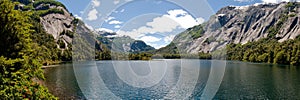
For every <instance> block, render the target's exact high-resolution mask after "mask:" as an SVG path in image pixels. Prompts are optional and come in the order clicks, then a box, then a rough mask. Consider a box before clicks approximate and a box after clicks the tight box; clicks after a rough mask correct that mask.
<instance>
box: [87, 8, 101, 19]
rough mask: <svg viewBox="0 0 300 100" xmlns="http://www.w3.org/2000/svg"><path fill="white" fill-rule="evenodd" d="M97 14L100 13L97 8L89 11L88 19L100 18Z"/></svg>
mask: <svg viewBox="0 0 300 100" xmlns="http://www.w3.org/2000/svg"><path fill="white" fill-rule="evenodd" d="M97 14H98V11H97V10H96V9H93V10H91V11H90V12H89V13H88V17H87V20H89V21H93V20H96V19H98V16H97Z"/></svg>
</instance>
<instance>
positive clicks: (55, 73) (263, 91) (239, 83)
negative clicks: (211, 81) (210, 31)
mask: <svg viewBox="0 0 300 100" xmlns="http://www.w3.org/2000/svg"><path fill="white" fill-rule="evenodd" d="M191 61H192V62H198V63H194V65H193V63H191V64H188V65H185V66H189V68H191V69H190V70H192V69H193V68H194V69H197V68H196V67H201V68H200V70H199V71H200V73H199V75H198V79H197V80H196V81H197V84H196V87H195V89H194V91H193V92H192V95H190V96H189V99H199V98H200V96H201V95H202V93H203V89H204V87H205V85H206V81H207V80H208V77H209V72H210V70H211V67H210V66H211V61H209V60H201V61H199V60H191ZM118 62H120V63H124V65H125V64H126V65H128V64H129V65H130V66H131V68H132V69H133V71H134V72H136V74H138V75H140V76H146V75H147V74H149V73H151V71H150V67H149V63H151V62H148V61H129V62H128V61H118ZM164 63H165V62H164ZM167 64H168V65H169V66H168V67H167V70H166V73H165V75H164V77H163V79H162V80H161V81H159V83H158V84H156V85H153V86H151V87H146V88H138V87H135V86H132V85H130V84H126V83H125V82H124V81H122V79H120V78H119V77H118V75H117V74H116V73H115V70H114V67H113V65H114V64H113V63H112V62H111V61H98V62H97V65H98V66H97V68H96V69H97V70H94V69H93V68H92V66H86V67H82V68H79V69H76V70H77V72H80V73H79V74H77V78H80V81H82V82H81V85H80V86H81V89H83V90H82V91H81V90H80V88H79V86H78V83H77V81H76V78H75V75H74V70H73V67H72V65H71V64H64V65H61V66H58V67H53V68H46V69H45V77H46V79H47V80H46V81H45V84H46V85H47V87H48V88H49V90H50V91H51V92H52V93H53V94H54V95H56V96H58V97H60V99H86V98H85V96H88V97H90V98H91V97H92V98H91V99H93V97H94V98H97V97H106V98H107V99H108V98H112V97H109V95H107V94H108V93H113V94H114V95H115V96H117V97H118V98H120V99H162V98H168V97H170V96H171V97H172V96H174V95H177V93H175V92H174V91H172V88H174V87H175V85H176V83H177V82H178V79H179V76H180V74H182V73H181V69H182V68H185V66H181V65H182V63H181V61H180V60H168V61H167ZM162 67H163V66H162ZM124 68H125V67H124ZM198 69H199V68H198ZM95 72H97V74H98V75H95ZM191 72H192V71H191ZM191 75H195V74H194V73H190V74H188V75H185V76H184V78H192V77H191ZM96 76H98V77H99V76H101V78H102V80H103V82H104V83H105V84H102V85H105V87H106V88H101V87H97V86H98V85H99V83H98V81H99V80H98V79H99V78H97V77H96ZM82 84H83V85H82ZM192 84H193V82H184V84H183V86H184V87H191V85H192ZM94 87H97V88H94ZM299 90H300V69H299V67H292V66H279V65H271V64H255V63H245V62H237V61H228V62H227V66H226V71H225V75H224V78H223V81H222V84H221V86H220V88H219V90H218V92H217V94H216V95H215V97H214V99H299V98H300V91H299ZM187 91H189V90H185V88H183V90H180V91H179V92H178V93H179V94H180V92H187ZM83 93H85V94H86V95H85V96H84V95H83ZM90 98H89V99H90Z"/></svg>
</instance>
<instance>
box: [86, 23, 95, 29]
mask: <svg viewBox="0 0 300 100" xmlns="http://www.w3.org/2000/svg"><path fill="white" fill-rule="evenodd" d="M85 26H86V27H87V28H88V29H90V30H94V28H93V27H92V26H90V25H88V24H85Z"/></svg>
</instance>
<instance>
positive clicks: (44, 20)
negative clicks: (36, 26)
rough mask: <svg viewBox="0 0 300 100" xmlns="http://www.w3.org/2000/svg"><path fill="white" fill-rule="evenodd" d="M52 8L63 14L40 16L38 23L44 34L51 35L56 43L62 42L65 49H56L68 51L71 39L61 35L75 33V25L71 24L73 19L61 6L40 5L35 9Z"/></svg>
mask: <svg viewBox="0 0 300 100" xmlns="http://www.w3.org/2000/svg"><path fill="white" fill-rule="evenodd" d="M53 8H55V9H58V10H61V11H63V12H64V13H63V14H60V13H50V14H47V15H45V16H41V17H40V23H41V25H42V26H43V28H44V30H45V31H46V33H48V34H51V35H52V36H53V37H54V39H55V41H56V42H57V41H59V40H62V41H63V42H64V44H65V46H64V47H66V48H60V47H59V45H58V48H60V49H68V45H69V44H71V43H72V38H73V37H72V36H68V35H67V34H63V33H67V32H69V33H75V30H74V29H75V24H74V23H73V21H74V20H75V18H74V17H73V16H72V15H71V14H70V13H69V12H68V11H67V10H66V9H65V8H63V7H61V6H55V5H49V4H40V5H39V6H37V7H36V8H35V9H38V10H44V9H53Z"/></svg>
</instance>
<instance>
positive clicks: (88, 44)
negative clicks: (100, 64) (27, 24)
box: [12, 0, 104, 64]
mask: <svg viewBox="0 0 300 100" xmlns="http://www.w3.org/2000/svg"><path fill="white" fill-rule="evenodd" d="M12 1H14V2H19V3H18V5H17V7H16V9H19V10H21V11H23V12H31V13H32V14H31V22H32V24H33V29H34V30H35V32H34V34H32V35H33V37H32V38H33V40H34V42H36V43H37V44H38V45H39V46H40V47H41V49H40V50H39V53H40V56H41V60H42V61H44V63H46V64H48V63H51V62H52V61H71V60H72V50H74V48H75V49H76V50H77V51H78V50H80V51H81V52H85V53H83V54H82V55H81V54H79V55H80V56H84V55H87V54H86V53H87V52H92V51H93V50H94V49H93V47H95V46H94V45H95V42H92V41H87V38H88V39H92V38H94V33H93V31H92V30H90V29H89V28H88V27H87V26H86V25H85V23H84V22H83V21H81V20H79V19H77V18H75V17H74V16H73V15H72V13H70V12H69V11H68V10H67V8H66V7H65V6H64V5H63V4H62V3H60V2H58V1H56V0H12ZM75 36H77V40H76V41H75V42H74V37H75ZM85 38H86V39H85ZM79 41H80V44H81V45H80V47H74V46H72V44H74V43H76V42H79ZM93 41H96V40H93ZM96 43H98V44H97V45H101V46H98V47H104V46H102V43H100V42H99V41H96ZM77 44H78V43H77ZM82 47H84V49H83V48H82ZM98 50H99V51H103V48H98ZM76 55H77V56H76V57H79V55H78V54H77V53H76ZM94 55H95V54H89V56H90V57H91V56H94ZM79 58H83V57H79Z"/></svg>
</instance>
